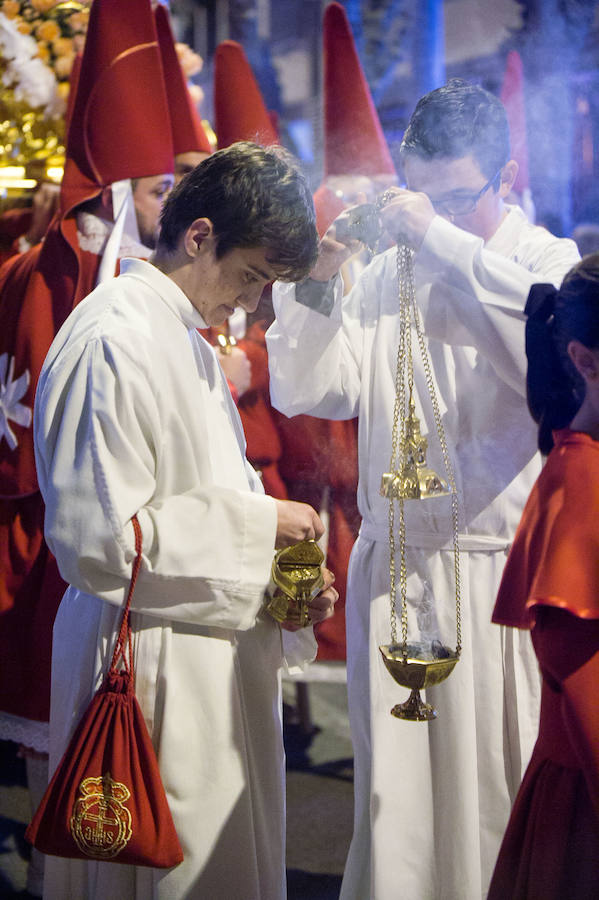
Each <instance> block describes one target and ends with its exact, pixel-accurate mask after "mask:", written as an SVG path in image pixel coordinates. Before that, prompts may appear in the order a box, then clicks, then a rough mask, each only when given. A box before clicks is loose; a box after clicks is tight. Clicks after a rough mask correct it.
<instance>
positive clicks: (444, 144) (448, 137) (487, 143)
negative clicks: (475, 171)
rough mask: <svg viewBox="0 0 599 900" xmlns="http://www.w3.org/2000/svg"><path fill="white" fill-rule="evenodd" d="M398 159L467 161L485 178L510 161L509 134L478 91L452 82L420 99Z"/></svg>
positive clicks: (496, 108) (502, 117)
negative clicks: (410, 156) (470, 159)
mask: <svg viewBox="0 0 599 900" xmlns="http://www.w3.org/2000/svg"><path fill="white" fill-rule="evenodd" d="M400 153H401V155H402V156H404V155H406V154H408V153H414V154H415V155H416V156H419V157H421V158H423V159H437V158H445V159H460V158H461V157H463V156H470V155H472V156H473V157H474V158H475V160H476V161H477V163H478V165H479V168H480V170H481V172H482V174H483V175H486V177H487V178H491V177H492V176H493V175H494V174H495V172H497V171H499V169H501V168H502V167H503V166H504V165H505V164H506V162H507V161H508V159H509V158H510V131H509V126H508V121H507V115H506V112H505V109H504V107H503V104H502V103H501V101H500V100H498V98H497V97H495V96H494V95H493V94H490V93H489V92H488V91H485V90H484V88H481V87H479V86H477V85H474V84H469V83H468V82H467V81H463V80H462V79H461V78H452V79H451V81H449V82H448V83H447V84H445V85H443V87H440V88H437V89H436V90H434V91H431V92H430V93H429V94H425V96H424V97H421V98H420V100H419V101H418V103H417V104H416V109H415V110H414V112H413V113H412V117H411V119H410V121H409V123H408V127H407V128H406V132H405V134H404V138H403V141H402V143H401V148H400ZM496 189H497V188H495V190H496Z"/></svg>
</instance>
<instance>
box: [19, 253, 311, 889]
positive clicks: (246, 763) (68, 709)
mask: <svg viewBox="0 0 599 900" xmlns="http://www.w3.org/2000/svg"><path fill="white" fill-rule="evenodd" d="M121 271H122V273H123V274H121V275H120V276H119V277H118V278H117V279H115V280H113V281H111V282H108V283H106V284H104V285H102V286H101V287H99V288H97V289H96V290H95V291H94V292H93V294H91V295H90V296H89V297H88V298H87V299H86V300H84V301H83V302H82V303H81V304H80V305H79V306H77V308H76V309H75V311H74V312H73V313H72V314H71V316H70V317H69V318H68V320H67V322H66V323H65V325H64V326H63V328H62V329H61V330H60V332H59V334H58V335H57V337H56V339H55V341H54V343H53V344H52V347H51V349H50V352H49V354H48V357H47V359H46V362H45V365H44V369H43V371H42V375H41V378H40V381H39V386H38V392H37V398H36V408H35V426H34V427H35V440H36V453H37V457H36V458H37V465H38V472H39V482H40V487H41V490H42V494H43V496H44V500H45V503H46V538H47V541H48V544H49V546H50V548H51V549H52V551H53V553H54V554H55V555H56V557H57V560H58V564H59V567H60V570H61V574H62V576H63V577H64V578H65V580H66V581H67V582H68V583H69V584H70V587H69V588H68V590H67V592H66V594H65V597H64V599H63V601H62V603H61V606H60V609H59V612H58V616H57V619H56V623H55V627H54V643H53V669H52V702H51V717H50V772H51V773H52V772H53V770H54V768H55V766H56V764H57V762H58V760H59V758H60V756H61V755H62V753H63V751H64V749H65V747H66V744H67V742H68V739H69V737H70V735H71V734H72V731H73V729H74V727H75V725H76V723H77V721H78V720H79V717H80V716H81V714H82V713H83V711H84V709H85V708H86V706H87V704H88V702H89V700H90V699H91V697H92V695H93V693H94V691H95V690H96V689H97V688H98V687H99V685H100V683H101V679H102V674H103V672H104V671H105V670H106V666H107V663H108V661H109V658H110V654H111V647H112V645H113V640H114V636H115V630H116V624H117V622H118V621H119V618H120V615H121V604H122V603H123V602H124V596H125V593H126V589H127V586H128V583H129V578H130V573H131V564H132V560H133V556H134V537H133V529H132V526H131V522H130V520H131V517H132V516H133V514H134V513H137V514H138V517H139V520H140V524H141V527H142V532H143V543H144V551H143V565H142V570H141V573H140V576H139V580H138V583H137V588H136V591H135V595H134V598H133V605H132V608H133V609H134V610H135V612H134V614H133V616H132V625H133V629H134V632H135V649H136V693H137V697H138V699H139V701H140V704H141V707H142V710H143V713H144V716H145V719H146V722H147V725H148V728H149V731H150V734H151V735H152V738H153V742H154V746H155V749H156V752H157V756H158V760H159V764H160V771H161V775H162V780H163V783H164V787H165V790H166V794H167V799H168V802H169V805H170V809H171V812H172V815H173V819H174V822H175V827H176V829H177V832H178V835H179V839H180V841H181V845H182V848H183V852H184V855H185V860H184V862H183V863H181V865H179V866H177V867H175V868H174V869H171V870H166V871H165V870H154V869H147V868H135V867H129V866H122V865H119V864H113V863H95V862H90V863H86V862H82V861H68V860H62V859H57V858H48V860H47V866H46V878H45V889H44V891H45V892H44V897H46V898H49V900H84V898H90V900H110V898H114V900H129V898H135V900H150V898H155V900H167V898H168V900H179V898H198V900H199V898H202V900H204V898H208V897H209V898H215V900H220V898H222V900H231V898H233V897H240V898H241V897H243V898H247V900H270V898H272V900H280V898H283V897H285V893H286V892H285V840H284V836H285V824H284V815H285V802H284V752H283V743H282V727H281V714H280V680H279V672H280V667H281V665H282V663H283V646H282V636H281V635H282V633H281V630H280V628H279V626H278V625H277V624H276V623H275V622H274V621H273V620H272V619H270V618H269V617H268V616H266V615H264V614H263V613H262V612H261V608H262V606H263V598H264V591H265V588H266V586H267V584H268V581H269V573H270V565H271V562H272V557H273V553H274V540H275V531H276V510H275V503H274V501H273V500H272V498H270V497H267V496H265V495H264V494H263V492H262V488H261V485H260V482H259V480H258V478H257V476H256V475H255V473H254V472H253V470H252V469H251V467H250V466H249V464H248V463H247V461H246V459H245V455H244V454H245V442H244V438H243V432H242V428H241V423H240V421H239V417H238V415H237V411H236V409H235V406H234V403H233V401H232V399H231V396H230V393H229V390H228V388H227V386H226V382H225V379H224V377H223V374H222V371H221V369H220V367H219V364H218V362H217V360H216V357H215V355H214V352H213V350H212V348H211V347H210V346H209V345H208V344H207V343H206V342H205V341H204V339H203V338H202V337H201V336H200V335H199V334H198V333H197V331H196V329H197V328H198V327H205V323H204V321H203V319H202V318H201V316H200V315H199V314H198V313H197V312H196V311H195V310H194V308H193V307H192V305H191V303H190V302H189V300H188V299H187V297H186V296H185V295H184V294H183V293H182V291H180V289H179V288H178V287H177V286H176V285H175V284H174V282H172V281H171V280H170V279H169V278H168V277H167V276H165V275H164V274H162V273H161V272H159V271H158V270H157V269H156V268H155V267H154V266H152V265H151V264H149V263H147V262H142V261H139V260H127V261H125V262H124V263H122V267H121ZM285 641H286V643H288V645H289V653H288V659H289V660H290V662H291V663H294V662H297V661H299V659H300V658H302V657H308V656H312V655H313V652H314V641H313V635H312V634H311V629H310V630H309V632H302V633H301V634H299V635H298V636H295V635H288V634H287V633H285Z"/></svg>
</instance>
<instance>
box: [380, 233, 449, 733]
mask: <svg viewBox="0 0 599 900" xmlns="http://www.w3.org/2000/svg"><path fill="white" fill-rule="evenodd" d="M412 257H413V253H412V251H411V250H409V249H408V248H407V247H405V246H398V247H397V281H398V295H399V321H400V329H399V345H398V350H397V368H396V374H395V406H394V410H393V428H392V435H391V445H392V446H391V462H390V465H389V471H388V472H385V473H384V474H383V476H382V479H381V494H382V495H383V496H384V497H387V499H388V500H389V582H390V588H389V599H390V607H391V643H389V644H382V645H381V646H380V647H379V650H380V652H381V655H382V658H383V662H384V664H385V666H386V668H387V671H388V672H389V674H390V675H391V676H392V678H393V679H394V680H395V681H396V682H397V683H398V684H401V685H402V686H403V687H407V688H409V689H410V691H411V693H410V697H409V698H408V700H406V701H405V702H404V703H398V704H396V705H395V706H394V707H393V709H392V710H391V715H392V716H395V717H397V718H398V719H407V720H409V721H412V722H428V721H431V720H432V719H434V718H436V716H437V711H436V709H434V707H433V706H432V705H431V704H430V703H426V702H424V701H423V700H422V698H421V696H420V691H421V690H422V689H423V688H427V687H431V686H432V685H435V684H439V683H440V682H441V681H444V680H445V679H446V678H447V676H448V675H449V674H450V673H451V671H452V670H453V668H454V666H455V664H456V663H457V661H458V659H459V658H460V652H461V645H462V638H461V612H460V568H459V560H460V558H459V545H458V500H457V490H456V485H455V478H454V474H453V467H452V464H451V460H450V458H449V451H448V447H447V441H446V438H445V432H444V429H443V423H442V420H441V414H440V411H439V404H438V401H437V396H436V392H435V385H434V382H433V377H432V371H431V366H430V361H429V358H428V352H427V348H426V344H425V341H424V334H423V332H422V328H421V325H420V318H419V313H418V308H417V306H416V299H415V287H414V269H413V259H412ZM412 329H414V331H415V334H416V337H417V340H418V347H419V350H420V356H421V359H422V364H423V368H424V373H425V377H426V385H427V389H428V395H429V400H430V403H431V405H432V409H433V414H434V420H435V425H436V430H437V436H438V439H439V443H440V445H441V451H442V454H443V462H444V465H445V470H446V472H447V480H445V479H443V478H441V476H440V475H438V474H437V473H436V472H435V471H434V470H433V469H431V468H429V467H428V465H427V461H426V450H427V446H428V440H427V438H426V437H425V436H424V435H422V434H421V431H420V421H419V419H418V417H417V416H416V412H415V403H414V396H413V395H414V369H413V359H412V343H411V336H412ZM447 494H450V495H451V510H452V525H453V556H454V574H455V592H456V594H455V596H456V600H455V603H456V649H455V651H453V650H451V649H450V648H449V647H446V646H445V645H444V644H442V643H441V642H440V641H438V640H437V641H433V642H432V643H430V644H427V643H423V642H417V641H414V642H409V641H408V607H407V563H406V520H405V502H406V501H407V500H425V499H429V498H433V497H440V496H444V495H447ZM396 505H397V508H398V512H399V517H398V518H399V521H398V527H397V538H398V546H397V556H398V561H399V571H398V572H396V528H395V507H396ZM398 590H399V595H400V601H401V602H400V615H401V640H398V637H397V608H396V595H397V592H398Z"/></svg>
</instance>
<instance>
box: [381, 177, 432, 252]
mask: <svg viewBox="0 0 599 900" xmlns="http://www.w3.org/2000/svg"><path fill="white" fill-rule="evenodd" d="M385 193H386V196H387V197H391V199H390V200H388V202H387V203H386V205H385V206H384V207H383V209H382V210H381V222H382V223H383V227H384V228H385V230H386V231H388V232H389V234H390V235H391V237H392V238H393V240H394V241H395V242H396V243H398V244H406V245H407V246H408V247H412V248H413V249H414V250H419V249H420V247H421V246H422V242H423V240H424V236H425V234H426V232H427V231H428V228H429V225H430V224H431V222H432V221H433V219H434V218H435V215H436V213H435V210H434V208H433V205H432V203H431V201H430V200H429V198H428V197H427V195H426V194H421V193H418V192H416V191H407V190H404V189H403V188H390V189H389V190H388V191H386V192H385Z"/></svg>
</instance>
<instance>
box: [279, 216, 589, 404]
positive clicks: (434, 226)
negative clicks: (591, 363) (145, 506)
mask: <svg viewBox="0 0 599 900" xmlns="http://www.w3.org/2000/svg"><path fill="white" fill-rule="evenodd" d="M537 232H539V233H540V232H541V229H537ZM537 242H538V245H539V246H538V247H537V246H535V241H534V239H533V240H532V241H530V240H529V245H532V246H533V250H534V252H532V253H531V252H530V247H529V249H528V252H529V257H530V258H529V259H528V260H527V262H528V267H527V265H524V264H522V263H521V262H520V261H518V262H515V261H514V260H512V259H508V258H507V257H505V256H503V255H501V254H499V253H497V252H494V251H492V250H488V249H485V247H484V244H483V241H482V239H481V238H478V237H476V236H475V235H472V234H469V233H468V232H466V231H463V230H462V229H460V228H457V227H456V226H454V225H452V224H451V223H449V222H447V221H445V220H444V219H442V218H441V217H440V216H436V217H435V218H434V220H433V222H432V223H431V225H430V227H429V229H428V231H427V233H426V236H425V240H424V242H423V245H422V248H421V249H420V251H419V252H418V254H416V256H415V272H414V274H415V283H416V299H417V303H418V305H419V309H420V311H421V314H422V320H423V328H424V332H425V334H426V335H427V337H428V338H429V339H432V340H436V341H439V342H441V343H444V344H447V345H450V346H463V347H472V348H474V349H475V350H476V351H477V352H478V353H480V354H481V356H482V357H484V358H485V359H486V360H487V361H488V362H489V363H490V364H491V365H492V367H493V369H494V370H495V373H496V374H497V375H498V376H499V378H500V379H501V380H502V381H504V382H505V383H506V384H507V385H508V386H509V387H510V388H512V389H514V390H516V391H517V392H518V393H519V394H523V393H525V384H526V380H525V373H526V357H525V353H524V328H523V321H524V315H523V310H524V306H525V304H526V298H527V296H528V292H529V290H530V287H531V285H532V284H534V283H535V282H538V281H551V282H553V283H555V284H559V283H560V282H561V280H562V278H563V276H564V275H565V274H566V272H567V271H568V270H569V269H570V268H571V267H572V266H573V265H574V264H575V263H576V262H577V261H578V259H579V258H580V257H579V255H578V252H577V250H576V246H575V244H574V243H573V242H572V241H568V240H563V239H559V238H553V237H552V236H551V235H549V234H548V233H546V232H543V239H542V241H540V240H539V238H537ZM394 259H395V256H394V254H391V255H390V254H389V253H386V254H382V255H381V256H379V257H375V260H374V261H373V263H372V264H371V265H370V266H368V268H366V269H365V270H364V272H363V273H362V275H361V276H360V278H359V279H358V281H357V282H356V284H355V285H354V287H353V288H352V290H351V291H350V292H349V294H348V295H347V296H346V297H343V296H342V285H341V281H340V279H337V283H336V285H335V295H334V305H333V308H332V311H331V312H330V314H329V315H325V314H322V313H320V312H317V311H315V310H314V309H309V308H307V307H306V306H303V305H302V304H300V303H298V302H297V301H296V299H295V291H296V289H295V286H294V285H281V284H275V288H274V291H273V302H274V308H275V313H276V319H275V322H274V324H273V325H271V327H270V329H269V330H268V332H267V334H266V340H267V345H268V353H269V366H270V390H271V397H272V401H273V405H274V406H275V407H276V408H277V409H279V410H280V411H281V412H284V413H285V414H286V415H288V416H293V415H298V414H299V413H309V414H311V415H315V416H319V417H321V418H333V419H342V418H351V417H352V416H354V415H356V414H357V411H358V409H357V406H358V402H359V395H360V382H361V379H362V377H364V373H363V372H362V371H361V361H362V343H361V341H362V339H363V333H364V330H365V329H367V328H368V327H369V326H370V325H371V324H372V322H373V321H374V320H375V319H376V318H377V317H378V316H379V315H380V305H381V298H382V297H385V298H386V299H387V305H388V306H389V300H390V299H392V298H390V297H389V292H396V291H397V281H396V275H395V263H394Z"/></svg>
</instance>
